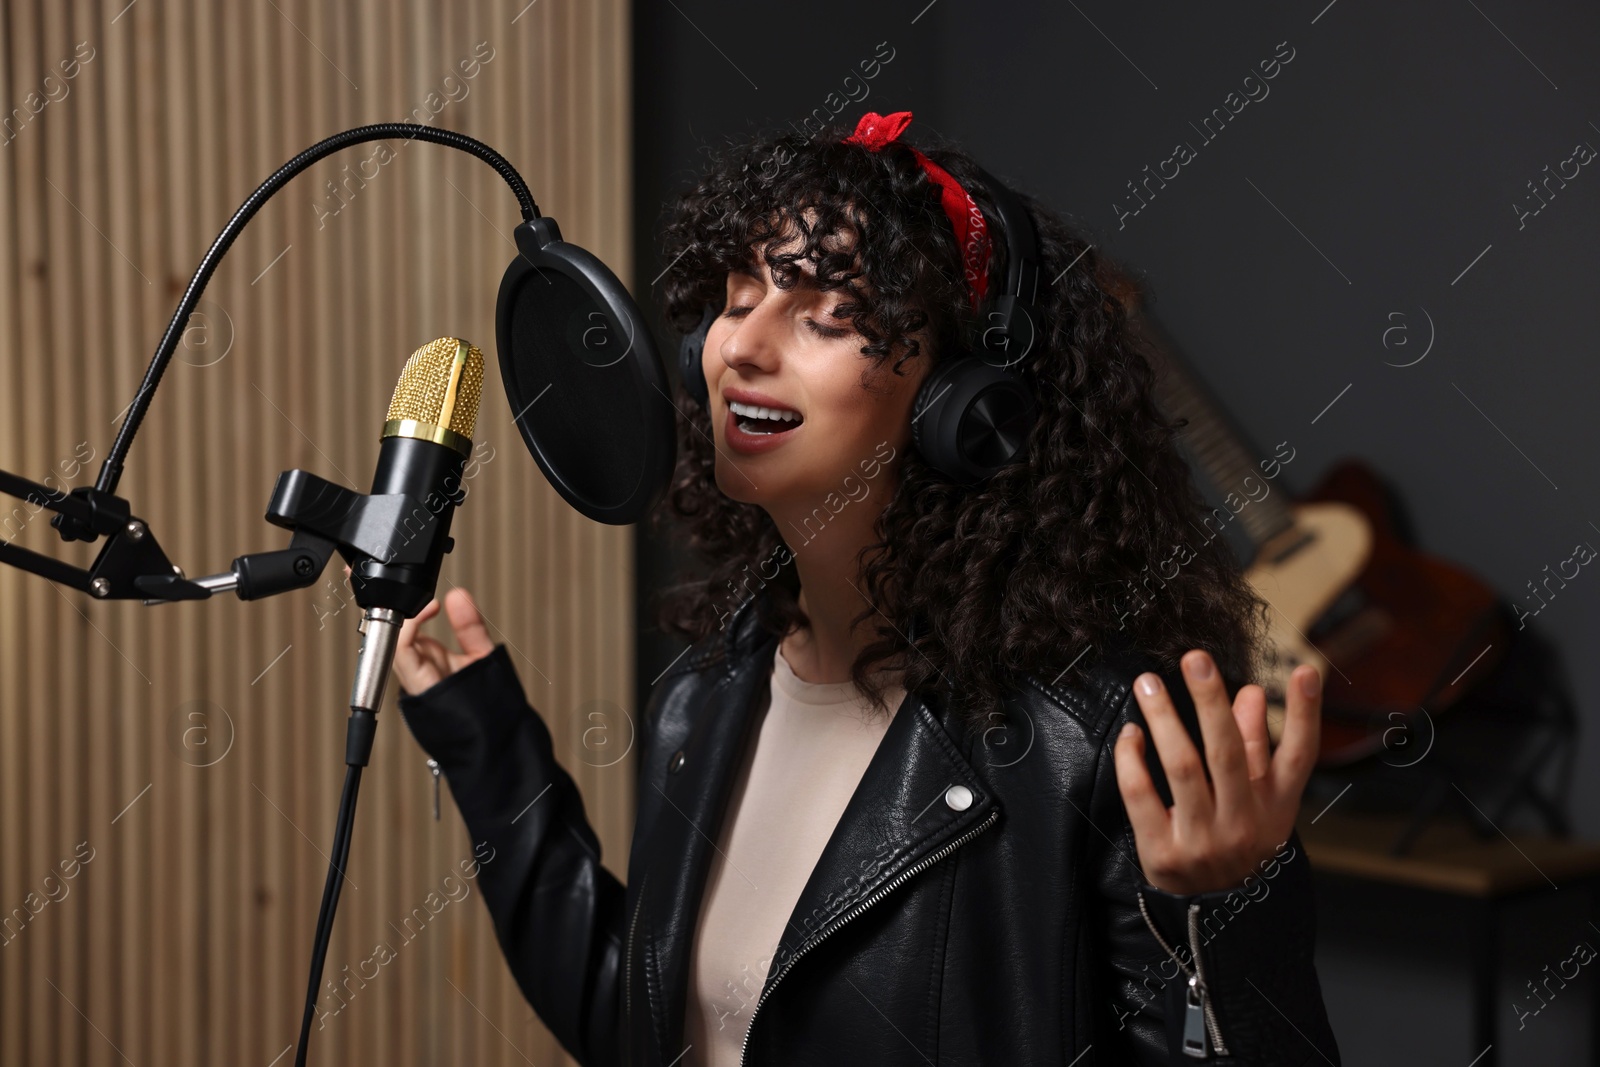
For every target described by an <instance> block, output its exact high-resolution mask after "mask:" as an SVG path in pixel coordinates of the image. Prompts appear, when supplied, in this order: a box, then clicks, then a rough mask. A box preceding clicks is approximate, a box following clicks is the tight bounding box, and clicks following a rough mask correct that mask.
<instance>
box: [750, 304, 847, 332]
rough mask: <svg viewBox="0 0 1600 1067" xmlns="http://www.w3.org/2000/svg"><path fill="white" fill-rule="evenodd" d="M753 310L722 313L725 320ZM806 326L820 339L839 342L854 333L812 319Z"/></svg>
mask: <svg viewBox="0 0 1600 1067" xmlns="http://www.w3.org/2000/svg"><path fill="white" fill-rule="evenodd" d="M753 310H755V309H754V308H750V307H744V306H740V307H730V308H728V309H727V310H726V311H724V312H723V313H722V317H723V318H725V319H733V318H743V317H744V316H745V315H746V314H748V313H749V312H751V311H753ZM805 324H806V328H807V329H808V330H810V331H811V332H812V333H814V334H816V335H817V336H818V337H826V338H828V339H830V340H837V339H838V338H840V337H847V336H849V335H850V333H851V332H852V331H850V330H841V329H838V328H836V327H833V326H823V325H820V324H819V323H817V322H815V321H813V320H811V319H806V320H805Z"/></svg>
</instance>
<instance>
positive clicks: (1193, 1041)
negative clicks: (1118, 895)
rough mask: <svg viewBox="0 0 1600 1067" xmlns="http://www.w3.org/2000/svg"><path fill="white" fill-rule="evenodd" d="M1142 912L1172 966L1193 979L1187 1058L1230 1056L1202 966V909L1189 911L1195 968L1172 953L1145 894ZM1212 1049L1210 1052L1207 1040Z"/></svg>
mask: <svg viewBox="0 0 1600 1067" xmlns="http://www.w3.org/2000/svg"><path fill="white" fill-rule="evenodd" d="M1138 897H1139V911H1140V913H1141V914H1143V915H1144V921H1145V925H1146V926H1148V927H1150V932H1151V933H1152V934H1154V935H1155V939H1156V941H1157V942H1158V943H1159V944H1160V945H1161V947H1162V948H1163V949H1164V950H1166V953H1167V955H1169V956H1171V957H1172V962H1174V963H1176V964H1177V965H1178V966H1179V967H1180V968H1182V970H1183V973H1184V974H1186V975H1188V976H1189V988H1188V990H1187V991H1186V992H1185V994H1184V1003H1185V1005H1186V1006H1185V1008H1184V1013H1183V1054H1184V1055H1185V1056H1191V1057H1193V1058H1195V1059H1202V1060H1203V1059H1209V1058H1210V1057H1211V1049H1215V1050H1216V1054H1217V1055H1218V1056H1226V1055H1228V1046H1227V1045H1225V1044H1223V1043H1222V1033H1221V1031H1220V1030H1219V1029H1218V1028H1217V1017H1216V1013H1215V1012H1214V1011H1213V1010H1212V1008H1211V997H1210V992H1209V990H1208V989H1207V988H1206V973H1205V969H1204V968H1203V967H1202V965H1201V962H1200V905H1199V904H1195V903H1190V905H1189V909H1188V925H1189V952H1190V954H1191V955H1193V956H1194V967H1193V969H1191V968H1189V967H1188V966H1187V965H1185V964H1184V962H1183V960H1181V959H1179V958H1178V954H1177V953H1176V952H1174V951H1172V946H1171V945H1168V944H1167V941H1166V938H1164V937H1162V936H1161V931H1160V930H1157V929H1156V924H1155V921H1154V920H1153V919H1151V918H1150V910H1149V909H1148V908H1147V907H1145V903H1144V893H1143V892H1142V891H1141V892H1139V893H1138ZM1208 1039H1209V1041H1210V1048H1207V1040H1208Z"/></svg>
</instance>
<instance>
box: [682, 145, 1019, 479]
mask: <svg viewBox="0 0 1600 1067" xmlns="http://www.w3.org/2000/svg"><path fill="white" fill-rule="evenodd" d="M977 169H978V173H979V174H980V175H982V176H983V179H984V182H985V184H986V186H987V188H988V190H989V195H990V196H991V197H993V198H994V202H995V206H996V208H997V209H998V210H999V212H1000V223H1001V228H1002V230H1004V233H1005V241H1006V249H1007V255H1006V280H1005V288H1004V290H1003V291H1002V292H1001V293H999V294H998V295H991V296H990V297H988V298H987V299H986V300H985V301H984V303H983V306H982V307H980V308H979V309H978V319H977V325H976V327H975V329H974V331H973V332H974V334H975V335H976V336H975V337H969V338H968V339H967V342H966V344H965V345H964V346H963V350H962V351H960V352H957V353H956V354H955V355H953V356H952V357H951V358H949V359H946V360H944V361H943V362H942V363H940V364H939V365H938V366H937V367H935V368H934V369H933V370H932V372H930V373H929V375H928V378H927V380H926V381H924V382H923V383H922V386H921V388H920V389H918V391H917V397H916V400H915V401H914V402H913V404H912V408H911V411H912V415H911V440H912V443H913V444H914V445H915V446H916V449H917V451H918V452H919V453H921V455H922V458H923V460H924V461H925V462H926V463H927V464H928V465H929V466H931V467H933V468H935V469H937V470H938V471H940V472H941V473H943V474H945V475H946V476H948V477H949V478H951V479H952V480H953V481H955V482H958V483H960V484H962V485H974V484H977V483H978V482H981V481H983V480H984V479H986V478H988V477H989V476H990V475H992V474H993V473H994V472H995V471H997V470H999V469H1000V468H1001V467H1003V466H1005V465H1006V464H1008V463H1010V462H1011V461H1012V460H1013V459H1015V458H1016V457H1017V455H1018V454H1019V453H1020V452H1021V451H1022V448H1023V445H1024V444H1026V443H1027V440H1028V433H1029V431H1030V430H1032V429H1033V424H1034V420H1035V419H1036V418H1037V417H1038V402H1037V401H1036V400H1035V399H1034V396H1033V391H1032V390H1031V389H1029V388H1028V384H1027V383H1026V382H1025V381H1023V379H1022V376H1021V375H1020V374H1019V373H1017V371H1016V370H1014V369H1013V368H1014V367H1015V366H1016V364H1018V363H1020V362H1021V361H1022V359H1023V358H1024V357H1025V356H1026V355H1027V354H1028V353H1029V352H1031V351H1032V350H1033V345H1034V342H1035V341H1036V340H1037V337H1038V320H1037V318H1036V317H1035V312H1034V301H1035V300H1036V299H1037V296H1038V287H1039V251H1038V247H1039V246H1038V235H1037V234H1036V233H1035V231H1034V228H1033V220H1032V219H1031V218H1029V217H1028V212H1027V210H1026V209H1025V208H1024V207H1023V206H1022V201H1021V200H1020V199H1018V197H1017V195H1016V194H1015V193H1013V192H1012V191H1011V190H1010V189H1008V188H1007V187H1006V186H1005V185H1004V184H1002V183H1001V182H998V181H996V180H995V179H994V177H993V176H992V175H990V174H989V172H988V171H986V170H984V169H983V168H982V167H979V168H977ZM720 311H721V308H719V307H718V306H717V305H715V304H707V305H706V309H705V311H704V312H703V313H702V314H701V316H700V324H699V325H698V326H696V327H695V328H694V329H693V330H692V331H690V332H689V333H688V334H687V335H685V336H684V338H683V341H682V343H681V345H680V347H679V350H678V369H679V371H680V372H681V373H682V376H683V384H684V388H685V389H687V390H688V392H689V395H690V396H691V397H693V398H694V399H695V401H696V402H697V403H699V405H700V407H701V408H702V409H704V410H705V411H708V412H709V411H710V410H711V396H710V390H709V389H708V387H707V385H706V377H705V372H704V371H703V370H702V368H701V352H702V350H703V349H704V348H705V343H706V333H707V332H708V331H709V330H710V329H711V322H712V320H713V319H715V318H716V317H717V314H718V313H719V312H720ZM990 357H995V359H994V360H991V358H990Z"/></svg>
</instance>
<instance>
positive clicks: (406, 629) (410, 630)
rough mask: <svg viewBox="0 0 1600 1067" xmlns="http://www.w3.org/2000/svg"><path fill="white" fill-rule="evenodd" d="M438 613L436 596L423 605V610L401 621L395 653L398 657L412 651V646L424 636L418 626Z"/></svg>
mask: <svg viewBox="0 0 1600 1067" xmlns="http://www.w3.org/2000/svg"><path fill="white" fill-rule="evenodd" d="M437 614H439V598H438V597H434V598H433V599H432V600H430V601H428V602H427V603H426V604H424V605H423V607H422V610H421V611H419V612H417V613H416V614H415V615H413V616H412V617H411V618H409V619H404V620H402V621H401V623H400V636H399V638H398V639H397V640H396V642H395V655H396V656H397V657H398V656H400V655H402V654H408V653H409V652H410V650H411V648H412V646H413V645H415V644H416V642H417V641H418V640H419V639H420V638H421V637H422V635H421V634H420V633H419V632H418V627H420V626H421V625H422V624H423V623H425V622H427V621H428V620H429V619H431V618H433V617H434V616H435V615H437Z"/></svg>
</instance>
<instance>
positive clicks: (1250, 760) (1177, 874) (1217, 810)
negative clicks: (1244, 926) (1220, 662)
mask: <svg viewBox="0 0 1600 1067" xmlns="http://www.w3.org/2000/svg"><path fill="white" fill-rule="evenodd" d="M1182 666H1183V674H1184V682H1185V684H1186V685H1187V686H1188V687H1189V694H1190V696H1191V697H1192V698H1193V699H1194V705H1195V710H1196V711H1197V712H1198V713H1199V717H1200V736H1201V738H1202V739H1203V740H1204V741H1205V750H1206V751H1205V760H1204V764H1202V762H1201V756H1200V753H1199V752H1198V751H1197V750H1196V749H1195V746H1194V742H1193V741H1192V740H1191V739H1190V737H1189V731H1188V730H1187V729H1185V728H1184V725H1183V721H1182V720H1181V719H1180V718H1179V717H1178V711H1177V709H1176V708H1174V707H1173V706H1172V699H1171V697H1170V696H1169V695H1168V693H1167V690H1166V687H1165V686H1164V685H1163V684H1162V682H1161V678H1160V677H1159V676H1158V675H1156V674H1155V673H1153V672H1149V671H1146V672H1145V673H1144V674H1141V675H1139V677H1137V678H1135V679H1134V682H1133V691H1134V696H1135V699H1137V700H1138V701H1139V707H1140V709H1141V710H1143V712H1144V719H1145V722H1146V724H1147V725H1148V726H1149V728H1150V732H1151V734H1152V735H1153V736H1154V738H1155V743H1156V753H1157V754H1158V755H1159V756H1160V758H1161V766H1162V768H1163V770H1164V771H1165V772H1166V776H1167V784H1168V785H1169V786H1171V788H1172V807H1171V808H1168V807H1167V806H1166V804H1164V803H1163V802H1162V800H1161V795H1160V794H1159V793H1157V792H1156V788H1155V783H1154V782H1153V781H1152V780H1151V778H1150V771H1149V768H1148V767H1146V766H1145V760H1144V744H1145V742H1144V731H1143V730H1141V729H1139V727H1138V726H1137V724H1135V723H1131V722H1130V723H1128V724H1127V725H1126V726H1125V727H1124V729H1123V731H1122V734H1121V736H1119V737H1118V738H1117V742H1116V747H1115V749H1114V750H1113V755H1114V756H1115V758H1116V763H1117V786H1118V788H1119V789H1120V790H1121V791H1122V802H1123V804H1124V805H1125V806H1126V807H1127V809H1128V819H1129V821H1130V822H1131V823H1132V824H1133V836H1134V842H1135V844H1136V845H1137V847H1138V850H1139V863H1140V864H1141V866H1143V868H1144V877H1145V880H1146V881H1147V882H1149V883H1150V884H1151V885H1153V886H1155V887H1156V888H1157V889H1162V890H1165V891H1167V892H1169V893H1178V894H1185V895H1186V894H1191V893H1207V892H1212V891H1215V890H1222V889H1233V888H1236V887H1238V886H1239V885H1240V884H1241V883H1242V882H1243V881H1244V880H1245V878H1246V877H1247V876H1248V875H1250V874H1253V873H1256V868H1257V865H1258V864H1259V863H1260V862H1261V861H1263V860H1265V859H1266V858H1267V857H1269V856H1271V855H1272V854H1273V853H1274V852H1275V851H1276V850H1277V848H1278V846H1280V845H1281V844H1283V842H1285V841H1286V840H1288V838H1289V834H1290V833H1291V832H1292V831H1293V829H1294V822H1295V815H1296V814H1297V812H1298V811H1299V809H1300V794H1301V793H1302V792H1303V791H1304V789H1305V785H1306V779H1307V778H1309V777H1310V775H1311V769H1312V767H1313V766H1314V765H1315V764H1316V759H1317V748H1318V745H1319V743H1320V740H1321V725H1322V678H1321V676H1320V675H1319V674H1318V673H1317V669H1316V668H1315V667H1313V666H1311V665H1310V664H1301V665H1300V666H1299V667H1296V668H1295V670H1294V673H1293V674H1291V675H1290V676H1289V685H1288V686H1287V688H1288V694H1287V697H1288V715H1287V718H1286V719H1285V721H1284V728H1283V740H1282V741H1281V743H1280V744H1279V745H1278V750H1277V752H1273V751H1272V742H1271V740H1270V738H1269V737H1268V734H1267V695H1266V692H1265V690H1263V689H1262V688H1261V687H1260V686H1259V685H1246V686H1243V687H1241V688H1240V690H1239V693H1238V696H1237V697H1236V698H1235V699H1234V701H1233V705H1232V707H1230V706H1229V704H1228V691H1227V688H1226V687H1225V686H1224V685H1223V681H1222V676H1221V674H1220V673H1219V672H1218V671H1217V668H1216V663H1215V662H1214V661H1213V660H1212V658H1211V657H1210V656H1209V655H1208V654H1207V653H1205V652H1204V651H1202V650H1200V649H1192V650H1190V651H1189V652H1188V653H1187V654H1185V655H1184V657H1183V660H1182ZM1207 766H1209V768H1210V771H1211V780H1210V781H1209V782H1207V781H1206V767H1207Z"/></svg>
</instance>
